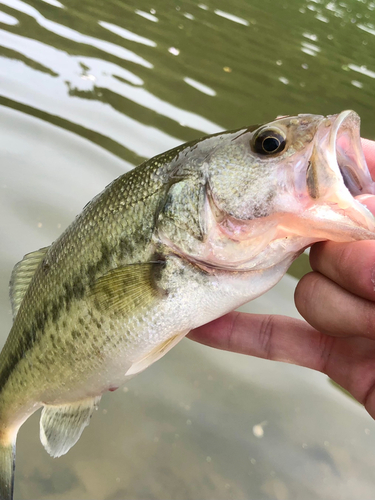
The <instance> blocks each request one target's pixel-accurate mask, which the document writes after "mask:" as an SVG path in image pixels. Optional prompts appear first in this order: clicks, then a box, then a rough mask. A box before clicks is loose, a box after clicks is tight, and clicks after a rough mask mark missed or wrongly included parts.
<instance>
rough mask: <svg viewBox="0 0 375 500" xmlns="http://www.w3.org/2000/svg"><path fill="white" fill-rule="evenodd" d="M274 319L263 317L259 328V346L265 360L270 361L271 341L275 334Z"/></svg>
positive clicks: (269, 315)
mask: <svg viewBox="0 0 375 500" xmlns="http://www.w3.org/2000/svg"><path fill="white" fill-rule="evenodd" d="M274 320H275V318H274V316H272V315H271V314H268V315H267V316H265V317H264V318H263V320H262V323H261V325H260V328H259V346H260V350H261V352H262V354H263V357H264V358H265V359H272V339H273V335H274V332H275V321H274Z"/></svg>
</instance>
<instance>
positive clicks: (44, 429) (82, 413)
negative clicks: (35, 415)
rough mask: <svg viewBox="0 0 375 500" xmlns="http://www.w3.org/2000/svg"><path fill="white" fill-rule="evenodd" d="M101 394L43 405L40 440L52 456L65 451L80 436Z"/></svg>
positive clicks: (62, 453)
mask: <svg viewBox="0 0 375 500" xmlns="http://www.w3.org/2000/svg"><path fill="white" fill-rule="evenodd" d="M100 398H101V396H98V397H96V398H89V399H85V400H83V401H78V402H76V403H72V404H65V405H61V406H48V405H46V406H44V408H43V411H42V415H41V417H40V440H41V442H42V444H43V446H44V448H45V449H46V450H47V452H48V453H49V454H50V455H51V456H52V457H60V456H61V455H64V454H65V453H67V452H68V451H69V450H70V448H71V447H72V446H73V445H74V444H76V442H77V441H78V439H79V438H80V437H81V434H82V432H83V429H84V428H85V427H87V426H88V425H89V423H90V418H91V416H92V413H93V411H94V409H95V408H97V406H98V404H99V401H100Z"/></svg>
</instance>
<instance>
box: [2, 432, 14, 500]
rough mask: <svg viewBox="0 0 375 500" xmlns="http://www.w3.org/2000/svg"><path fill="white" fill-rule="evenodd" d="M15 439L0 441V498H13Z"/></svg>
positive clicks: (10, 499)
mask: <svg viewBox="0 0 375 500" xmlns="http://www.w3.org/2000/svg"><path fill="white" fill-rule="evenodd" d="M15 459H16V441H15V440H14V442H13V443H10V444H6V445H3V444H1V443H0V500H13V486H14V466H15Z"/></svg>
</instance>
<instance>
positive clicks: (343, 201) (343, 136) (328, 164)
mask: <svg viewBox="0 0 375 500" xmlns="http://www.w3.org/2000/svg"><path fill="white" fill-rule="evenodd" d="M306 186H307V191H308V194H309V196H310V198H311V199H312V201H313V203H312V204H311V206H310V208H309V209H308V210H307V214H306V215H307V217H308V218H311V220H313V221H315V222H319V227H320V230H322V231H325V230H326V229H329V230H330V237H329V239H335V240H336V241H350V240H353V239H355V240H357V239H374V238H375V218H374V216H373V215H372V214H371V212H370V211H369V210H368V209H367V208H366V207H365V206H364V205H362V204H361V203H360V201H358V200H357V199H356V197H358V196H361V195H364V194H372V195H373V194H375V183H374V181H373V180H372V178H371V175H370V172H369V170H368V167H367V164H366V160H365V156H364V153H363V150H362V145H361V138H360V118H359V116H358V115H357V113H355V112H354V111H350V110H349V111H343V112H342V113H340V114H338V115H332V116H328V117H326V118H324V119H322V122H321V123H320V124H319V126H318V129H317V132H316V138H315V141H314V147H313V151H312V155H311V157H310V161H309V163H308V167H307V170H306ZM344 232H346V235H344ZM336 233H337V234H336Z"/></svg>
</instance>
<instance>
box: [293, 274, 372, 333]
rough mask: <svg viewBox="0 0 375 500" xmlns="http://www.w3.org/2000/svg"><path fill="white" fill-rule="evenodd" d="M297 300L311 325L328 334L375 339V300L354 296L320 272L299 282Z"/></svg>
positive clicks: (301, 311)
mask: <svg viewBox="0 0 375 500" xmlns="http://www.w3.org/2000/svg"><path fill="white" fill-rule="evenodd" d="M295 303H296V306H297V309H298V311H299V312H300V314H301V315H302V316H303V317H304V318H305V319H306V321H307V322H308V323H310V325H312V326H313V327H314V328H316V329H318V330H320V331H321V332H322V333H325V334H327V335H334V336H338V337H350V336H360V337H367V338H370V339H375V307H374V303H373V302H370V301H369V300H366V299H362V298H361V297H358V296H357V295H353V294H352V293H350V292H348V291H347V290H344V289H343V288H341V287H340V286H339V285H338V284H337V283H334V282H333V281H331V280H330V279H328V278H326V277H325V276H323V275H322V274H320V273H317V272H313V273H309V274H306V275H305V276H304V277H303V278H302V279H301V280H300V282H299V283H298V285H297V288H296V291H295Z"/></svg>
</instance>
